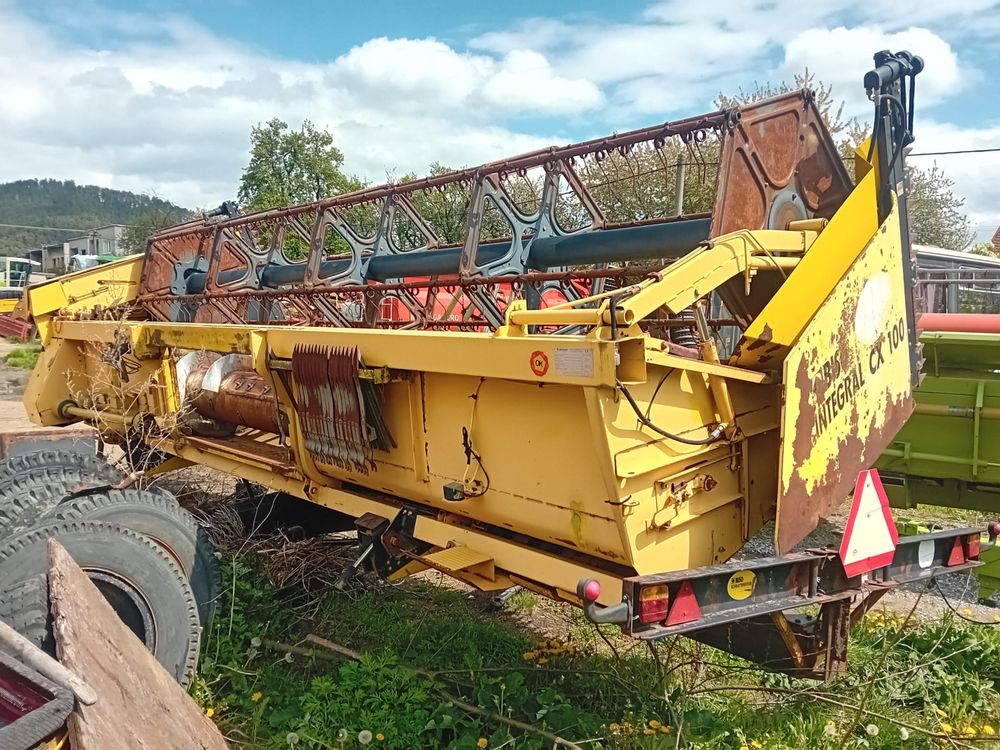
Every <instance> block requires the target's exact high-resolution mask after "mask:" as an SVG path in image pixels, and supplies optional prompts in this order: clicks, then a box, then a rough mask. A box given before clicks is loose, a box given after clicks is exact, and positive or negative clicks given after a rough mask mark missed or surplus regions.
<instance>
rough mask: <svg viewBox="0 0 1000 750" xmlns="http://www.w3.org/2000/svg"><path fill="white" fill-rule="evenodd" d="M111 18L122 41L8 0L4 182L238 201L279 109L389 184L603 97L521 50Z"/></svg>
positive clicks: (530, 142) (0, 44)
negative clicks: (90, 43) (391, 176)
mask: <svg viewBox="0 0 1000 750" xmlns="http://www.w3.org/2000/svg"><path fill="white" fill-rule="evenodd" d="M114 18H115V17H108V16H101V17H99V18H98V19H97V20H96V22H97V23H100V24H101V25H102V26H113V27H114V30H115V31H116V32H117V33H119V34H124V35H125V37H124V40H123V41H122V43H121V44H119V45H118V46H116V47H114V48H109V49H93V48H90V47H87V46H84V45H83V44H71V43H67V42H66V41H65V39H62V38H57V37H56V36H55V34H54V33H53V32H52V31H51V30H50V29H49V28H47V27H45V26H43V25H42V24H40V23H38V22H35V21H31V20H29V19H28V18H27V17H25V16H23V15H20V14H18V13H17V12H16V11H15V10H13V9H12V8H11V7H9V6H7V5H5V4H2V3H0V148H2V149H3V151H2V152H3V153H4V159H3V161H2V162H0V180H11V179H19V178H25V177H43V176H46V177H47V176H51V177H57V178H72V179H76V180H77V181H80V182H93V183H97V184H102V185H106V186H109V187H117V188H123V189H130V190H142V191H152V192H155V193H156V194H158V195H160V196H162V197H166V198H169V199H171V200H174V201H177V202H179V203H181V204H184V205H188V206H207V205H212V204H215V203H218V202H219V201H221V200H223V199H226V198H230V197H232V196H233V194H234V193H235V190H236V186H237V183H238V180H239V175H240V170H241V168H242V166H243V165H244V164H245V162H246V150H247V143H248V136H249V132H250V128H251V127H252V126H253V125H254V124H256V123H258V122H261V121H264V120H267V119H269V118H271V117H275V116H277V117H281V118H283V119H285V120H288V121H289V122H290V123H292V124H293V125H297V124H298V123H299V122H301V121H302V120H303V119H304V118H309V119H312V120H313V121H314V122H316V123H318V124H319V125H321V126H325V127H328V128H329V129H330V130H331V131H332V132H333V133H334V134H335V136H336V138H337V143H338V145H339V146H340V147H341V149H342V150H343V151H344V153H345V154H346V155H347V165H346V166H347V167H348V169H349V170H351V171H354V172H356V173H358V174H361V175H362V176H363V177H365V178H367V179H372V180H380V179H383V178H384V176H385V174H386V172H387V171H392V172H394V173H396V174H401V173H405V172H411V171H415V172H422V171H424V170H426V168H427V165H428V164H429V163H430V162H432V161H440V162H442V163H446V164H454V165H456V166H461V165H465V164H469V163H477V162H480V161H484V160H487V159H491V158H498V157H501V156H504V155H508V154H510V153H514V152H517V151H520V150H525V149H530V148H537V147H539V146H541V145H545V144H548V143H551V141H552V140H553V139H552V138H542V137H539V136H534V135H529V134H524V133H517V132H515V131H513V130H511V129H509V128H507V127H504V126H503V125H502V122H503V120H504V119H505V118H510V117H517V116H537V115H540V114H544V115H553V114H559V113H570V114H575V113H579V112H581V111H585V110H587V109H590V108H593V107H596V106H598V105H599V104H600V103H601V102H602V94H601V91H600V88H599V87H598V86H597V84H595V83H593V82H591V81H587V80H584V79H581V78H579V77H572V76H565V75H560V74H558V73H556V72H555V71H554V70H553V69H552V66H551V65H550V64H549V62H548V60H547V59H546V58H545V56H544V55H541V54H539V53H537V52H530V51H526V50H521V51H510V52H508V53H506V54H503V55H490V54H485V53H484V54H472V53H463V52H459V51H456V50H455V49H453V48H451V47H449V46H448V45H446V44H444V43H443V42H440V41H437V40H434V39H385V38H380V39H373V40H369V41H367V42H365V43H364V44H361V45H358V46H356V47H354V48H353V49H351V50H349V51H348V52H346V53H345V54H343V55H341V56H339V57H337V58H335V59H333V60H332V61H330V62H328V63H315V64H306V63H301V62H296V61H291V60H284V59H280V58H275V57H273V56H269V55H266V54H263V53H260V52H257V51H254V50H250V49H247V48H245V47H243V46H241V45H238V44H236V43H234V42H231V41H228V40H226V39H224V38H220V37H217V36H215V35H213V34H212V33H211V32H209V31H208V30H206V29H204V28H202V27H200V26H197V25H196V24H193V23H191V22H190V21H187V20H184V19H179V18H174V17H149V18H146V17H144V16H139V15H137V14H126V15H123V16H121V17H120V18H119V20H118V21H117V22H116V21H115V20H114ZM558 140H562V139H558Z"/></svg>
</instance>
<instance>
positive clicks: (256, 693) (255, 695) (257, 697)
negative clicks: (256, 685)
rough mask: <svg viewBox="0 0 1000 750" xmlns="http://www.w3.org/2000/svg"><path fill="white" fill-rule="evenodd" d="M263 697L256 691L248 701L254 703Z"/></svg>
mask: <svg viewBox="0 0 1000 750" xmlns="http://www.w3.org/2000/svg"><path fill="white" fill-rule="evenodd" d="M263 697H264V694H263V693H262V692H260V691H259V690H258V691H257V692H255V693H254V694H253V695H251V696H250V700H252V701H253V702H254V703H256V702H257V701H259V700H260V699H261V698H263Z"/></svg>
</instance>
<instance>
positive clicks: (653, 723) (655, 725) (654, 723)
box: [649, 719, 663, 729]
mask: <svg viewBox="0 0 1000 750" xmlns="http://www.w3.org/2000/svg"><path fill="white" fill-rule="evenodd" d="M649 726H650V728H651V729H659V728H660V727H662V726H663V725H662V724H661V723H660V722H658V721H657V720H656V719H651V720H650V722H649Z"/></svg>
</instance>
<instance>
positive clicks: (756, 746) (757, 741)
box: [750, 740, 764, 750]
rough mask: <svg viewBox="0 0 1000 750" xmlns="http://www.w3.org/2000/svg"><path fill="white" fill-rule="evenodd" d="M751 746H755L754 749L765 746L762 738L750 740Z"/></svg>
mask: <svg viewBox="0 0 1000 750" xmlns="http://www.w3.org/2000/svg"><path fill="white" fill-rule="evenodd" d="M750 747H752V748H754V750H760V749H761V748H762V747H764V743H762V742H761V741H760V740H750Z"/></svg>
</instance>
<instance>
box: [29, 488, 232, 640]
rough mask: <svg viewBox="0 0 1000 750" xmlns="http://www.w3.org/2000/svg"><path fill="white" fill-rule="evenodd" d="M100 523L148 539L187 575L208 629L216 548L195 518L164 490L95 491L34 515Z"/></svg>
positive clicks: (216, 576) (212, 610) (216, 593)
mask: <svg viewBox="0 0 1000 750" xmlns="http://www.w3.org/2000/svg"><path fill="white" fill-rule="evenodd" d="M74 519H79V520H84V521H104V522H106V523H113V524H117V525H118V526H124V527H125V528H126V529H131V530H132V531H136V532H138V533H140V534H142V535H143V536H145V537H148V538H149V539H152V540H153V541H154V542H156V543H157V544H158V545H160V546H161V547H163V549H164V550H166V551H167V553H168V554H169V555H170V556H171V557H172V558H174V560H176V561H177V563H178V564H179V565H180V566H181V569H182V570H183V571H184V574H185V575H186V576H187V577H188V581H189V582H190V584H191V589H192V591H194V598H195V601H196V602H197V603H198V617H199V619H200V620H201V626H202V627H203V628H206V629H207V628H208V626H209V625H211V623H212V618H213V617H214V616H215V608H216V603H217V601H218V599H219V562H218V560H217V559H216V557H215V546H214V545H213V544H212V540H211V539H210V538H209V536H208V534H207V533H206V531H205V530H204V529H203V528H201V527H200V526H199V525H198V522H197V521H195V520H194V517H193V516H192V515H191V514H190V513H188V512H187V511H186V510H184V509H183V508H182V507H181V506H180V505H178V504H177V500H175V499H174V497H173V496H172V495H170V494H169V493H167V492H166V491H165V490H157V491H155V492H154V491H150V490H138V489H131V488H130V489H125V490H100V491H95V492H88V493H87V494H86V495H81V496H80V497H75V498H72V499H70V500H66V501H65V502H62V503H60V504H59V505H57V506H56V507H55V508H53V509H52V510H50V511H49V512H48V513H46V514H45V515H43V516H42V517H41V519H39V522H38V523H39V524H47V523H52V522H54V521H71V520H74Z"/></svg>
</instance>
